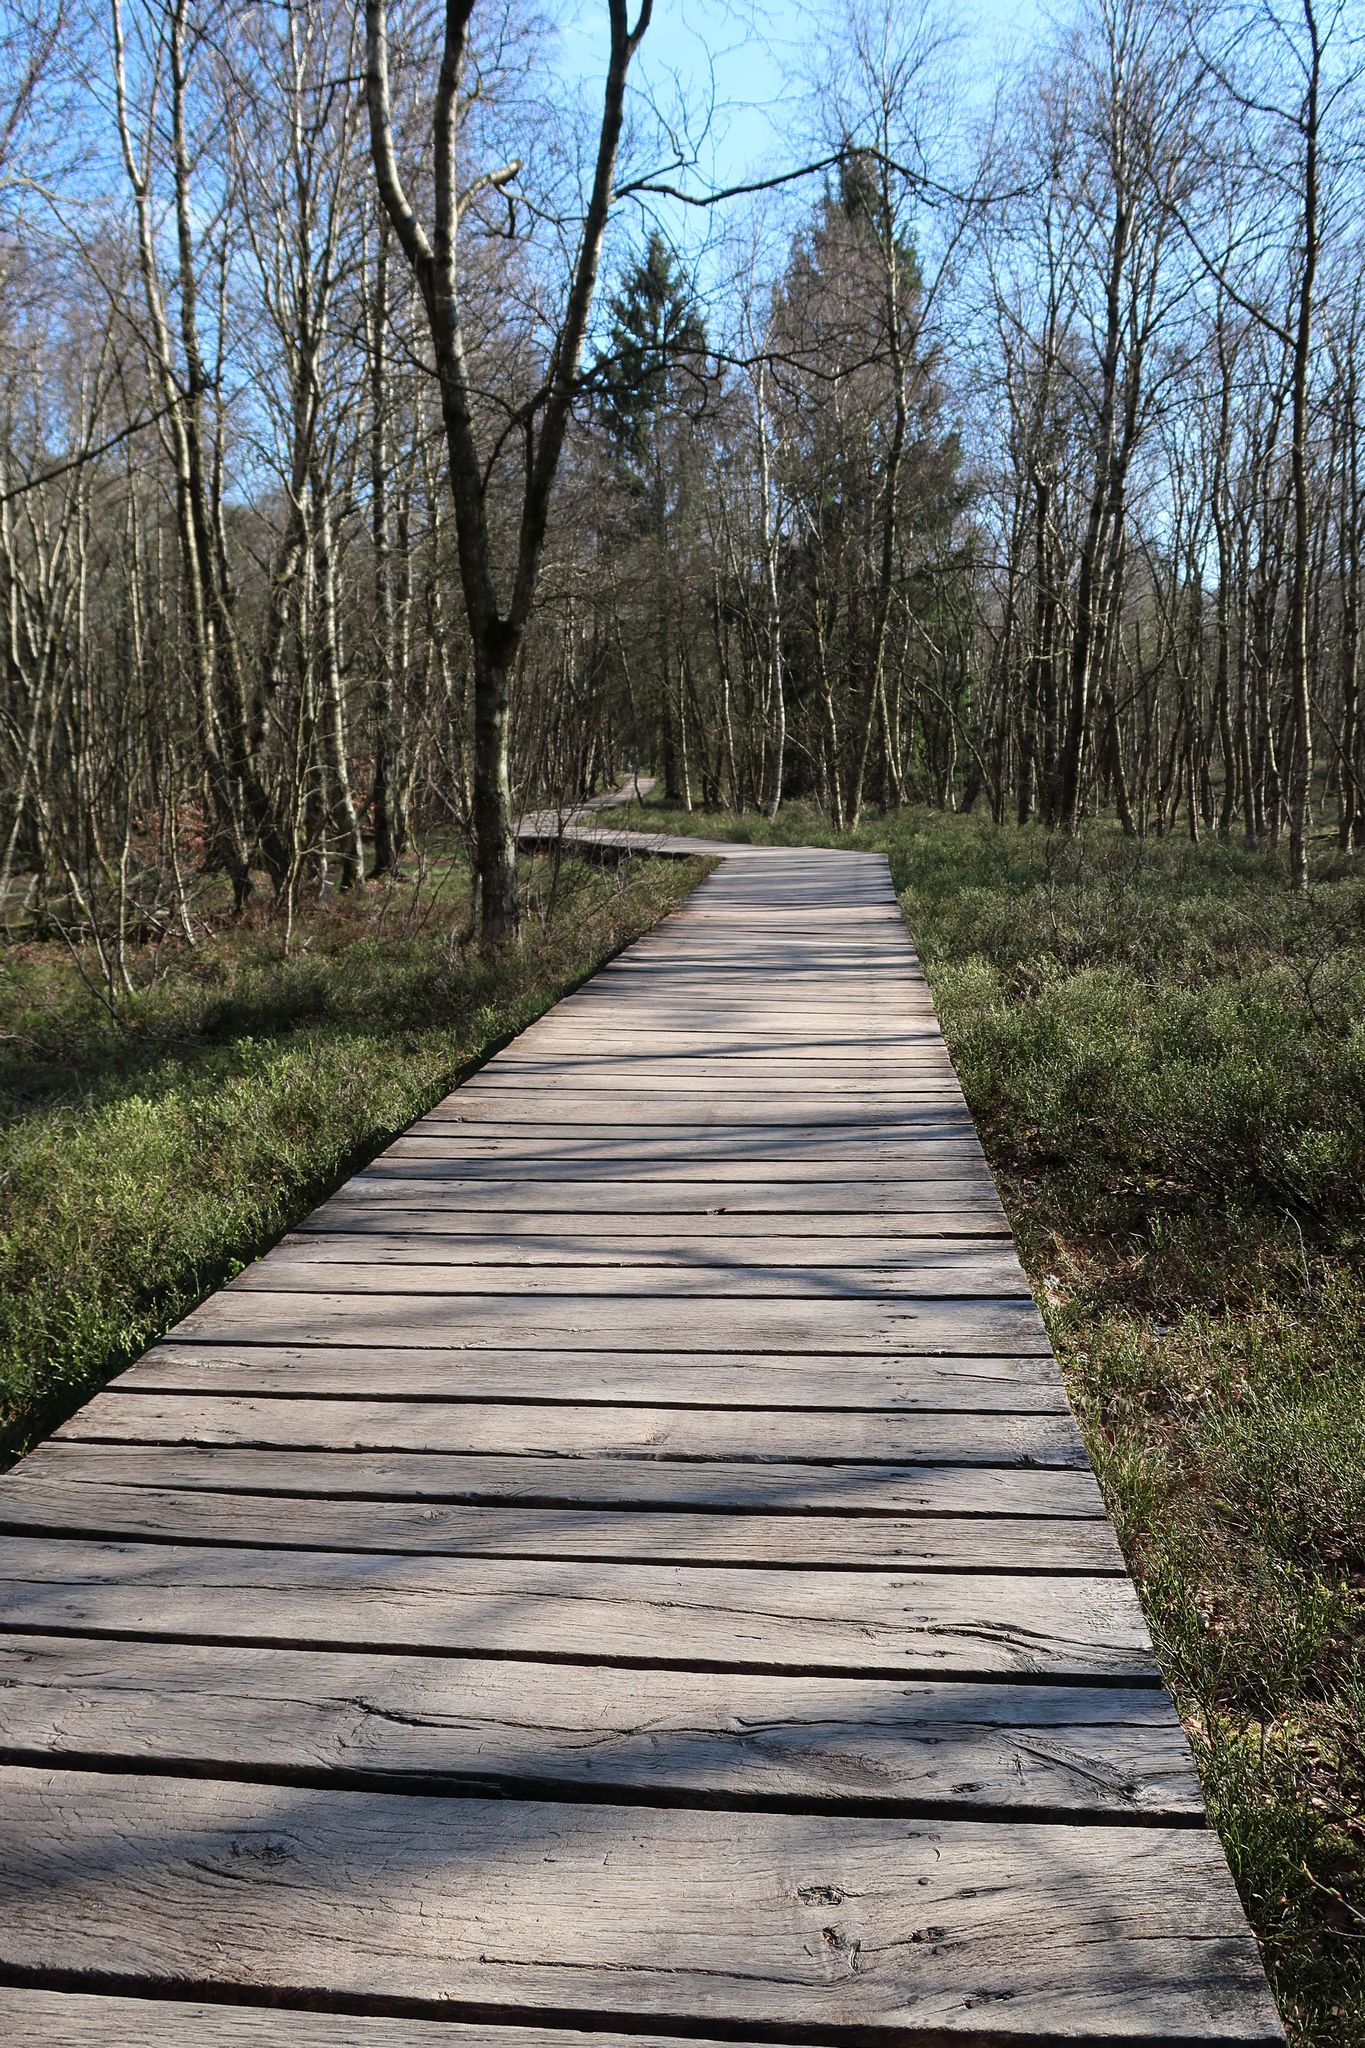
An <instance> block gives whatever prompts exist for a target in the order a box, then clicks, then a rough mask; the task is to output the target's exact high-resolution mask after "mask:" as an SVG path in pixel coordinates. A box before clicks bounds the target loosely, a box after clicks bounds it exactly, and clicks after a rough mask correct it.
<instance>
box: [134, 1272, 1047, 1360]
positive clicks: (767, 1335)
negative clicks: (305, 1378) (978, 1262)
mask: <svg viewBox="0 0 1365 2048" xmlns="http://www.w3.org/2000/svg"><path fill="white" fill-rule="evenodd" d="M174 1334H176V1335H178V1336H182V1337H226V1338H230V1339H239V1340H240V1339H242V1338H249V1339H251V1340H252V1341H253V1342H255V1343H261V1344H330V1343H335V1342H338V1341H339V1342H341V1343H344V1344H402V1343H408V1344H417V1345H420V1346H422V1347H423V1348H430V1347H432V1346H435V1347H437V1348H440V1347H441V1346H443V1345H452V1344H453V1345H462V1344H471V1345H480V1344H491V1345H495V1346H496V1347H497V1348H498V1349H500V1350H502V1349H506V1348H508V1347H509V1346H511V1347H516V1346H522V1345H525V1346H533V1347H537V1348H544V1349H546V1350H551V1351H555V1350H559V1351H614V1350H615V1349H616V1348H617V1347H618V1345H620V1344H623V1343H624V1344H628V1345H630V1346H631V1348H632V1349H634V1350H638V1351H645V1350H649V1349H651V1348H655V1347H657V1348H658V1349H659V1350H668V1351H672V1350H677V1349H678V1348H679V1346H680V1343H682V1342H683V1341H685V1343H686V1346H687V1348H688V1349H689V1350H694V1351H706V1350H708V1349H711V1350H721V1351H733V1350H735V1349H736V1348H739V1349H743V1350H746V1351H772V1352H785V1353H789V1354H792V1355H799V1354H801V1353H813V1352H819V1353H828V1352H833V1351H842V1352H845V1353H848V1354H850V1355H854V1356H856V1355H867V1356H876V1355H883V1354H886V1353H890V1354H893V1355H899V1356H901V1357H909V1356H912V1355H913V1354H914V1353H915V1352H917V1351H930V1352H942V1353H945V1354H947V1353H953V1352H971V1353H975V1352H980V1351H1014V1352H1017V1353H1019V1354H1021V1355H1022V1354H1024V1353H1027V1352H1035V1353H1037V1354H1038V1355H1039V1356H1043V1357H1046V1356H1047V1355H1048V1353H1049V1350H1050V1347H1049V1345H1048V1341H1047V1333H1046V1331H1045V1330H1044V1328H1043V1321H1042V1317H1041V1316H1040V1315H1039V1313H1038V1310H1037V1308H1036V1307H1035V1305H1034V1303H1033V1302H1032V1301H1017V1300H1010V1299H1003V1298H1002V1299H996V1300H992V1299H990V1298H989V1297H986V1296H980V1297H974V1298H972V1299H970V1300H964V1299H961V1298H951V1299H949V1298H945V1299H943V1300H940V1301H929V1300H913V1299H906V1300H900V1301H798V1302H784V1301H746V1300H741V1299H735V1300H731V1301H707V1300H694V1301H689V1302H688V1304H687V1306H686V1309H685V1310H684V1309H680V1308H679V1307H678V1306H677V1305H676V1303H674V1302H671V1301H648V1300H643V1299H642V1300H613V1299H612V1298H611V1297H609V1296H607V1297H602V1298H600V1299H597V1300H585V1299H584V1298H583V1297H582V1296H581V1295H560V1296H555V1295H547V1296H531V1297H527V1298H518V1297H517V1296H514V1295H506V1296H500V1297H498V1298H496V1299H492V1300H490V1299H489V1298H488V1297H487V1296H483V1297H481V1296H478V1295H421V1294H410V1295H397V1294H395V1295H387V1296H380V1295H369V1294H252V1293H250V1292H249V1291H245V1290H243V1291H240V1292H239V1291H237V1290H235V1289H233V1288H225V1289H224V1290H223V1292H222V1293H221V1294H215V1295H213V1296H212V1297H211V1298H210V1299H209V1300H208V1301H206V1302H205V1303H204V1304H203V1306H202V1307H201V1308H198V1309H195V1310H194V1311H193V1312H192V1313H191V1314H190V1315H188V1316H186V1317H185V1318H184V1320H183V1322H180V1323H178V1324H177V1325H176V1326H175V1332H174Z"/></svg>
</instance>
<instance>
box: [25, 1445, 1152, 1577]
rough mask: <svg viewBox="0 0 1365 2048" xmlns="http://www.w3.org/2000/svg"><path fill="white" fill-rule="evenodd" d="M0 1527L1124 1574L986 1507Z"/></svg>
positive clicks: (138, 1506) (354, 1503) (486, 1551)
mask: <svg viewBox="0 0 1365 2048" xmlns="http://www.w3.org/2000/svg"><path fill="white" fill-rule="evenodd" d="M0 1530H2V1531H4V1532H5V1533H7V1534H9V1535H19V1534H42V1535H48V1536H93V1537H97V1538H100V1539H109V1540H117V1541H124V1540H126V1539H128V1538H130V1537H131V1538H136V1539H137V1540H138V1541H140V1542H157V1543H219V1544H235V1545H238V1546H247V1547H256V1548H265V1549H269V1548H271V1547H272V1546H273V1547H275V1548H278V1549H281V1550H300V1549H301V1550H373V1551H388V1552H394V1553H397V1552H400V1551H401V1552H404V1553H407V1554H411V1555H414V1556H445V1557H523V1558H536V1557H541V1558H549V1557H559V1558H573V1557H581V1558H612V1559H615V1560H616V1561H617V1562H618V1563H635V1564H705V1565H729V1564H756V1565H771V1566H774V1567H777V1566H785V1567H787V1568H789V1569H792V1570H808V1569H810V1568H812V1567H819V1568H822V1569H828V1570H839V1571H874V1570H885V1569H887V1568H888V1567H904V1568H906V1569H914V1570H916V1571H989V1572H1015V1571H1017V1572H1081V1573H1084V1574H1086V1575H1088V1576H1095V1575H1097V1574H1098V1575H1102V1576H1103V1575H1113V1574H1117V1573H1121V1572H1122V1571H1123V1560H1122V1558H1121V1557H1120V1555H1119V1548H1118V1544H1117V1542H1116V1541H1115V1539H1114V1534H1113V1531H1112V1530H1111V1529H1110V1527H1109V1525H1108V1523H1107V1522H1102V1521H1098V1520H1096V1521H1085V1520H1080V1519H1077V1520H1067V1519H1064V1518H1060V1517H1053V1518H1048V1519H1041V1520H1040V1519H1034V1520H1031V1521H1030V1520H1025V1519H1022V1518H1003V1517H991V1516H986V1515H952V1516H947V1517H942V1516H928V1515H923V1516H909V1517H896V1516H881V1515H725V1514H691V1515H685V1514H670V1513H667V1512H664V1513H661V1514H647V1513H642V1512H637V1513H634V1514H622V1513H621V1512H620V1511H619V1510H618V1509H610V1508H605V1509H591V1508H540V1509H536V1508H534V1507H530V1506H528V1505H526V1504H525V1503H519V1504H518V1505H516V1506H515V1507H511V1508H486V1507H456V1506H450V1505H433V1504H430V1503H421V1504H419V1503H416V1502H408V1501H375V1500H346V1499H341V1500H319V1499H302V1500H299V1499H291V1500H277V1499H272V1498H270V1497H269V1496H267V1495H264V1494H233V1493H208V1492H204V1491H202V1490H201V1491H195V1490H194V1489H191V1488H181V1489H179V1490H164V1489H160V1488H156V1487H136V1486H100V1485H89V1484H84V1483H81V1482H77V1481H72V1480H62V1479H42V1478H35V1477H31V1476H29V1475H28V1474H27V1473H25V1472H23V1471H22V1470H21V1471H19V1472H11V1473H8V1474H7V1475H6V1476H5V1477H4V1478H3V1479H0Z"/></svg>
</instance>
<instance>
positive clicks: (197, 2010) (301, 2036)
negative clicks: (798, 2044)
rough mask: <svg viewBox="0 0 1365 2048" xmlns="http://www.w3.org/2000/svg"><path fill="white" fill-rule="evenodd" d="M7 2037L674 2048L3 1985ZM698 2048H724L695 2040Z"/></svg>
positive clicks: (31, 2043) (241, 2045) (97, 2045)
mask: <svg viewBox="0 0 1365 2048" xmlns="http://www.w3.org/2000/svg"><path fill="white" fill-rule="evenodd" d="M0 2035H3V2037H4V2038H5V2039H6V2040H12V2041H14V2042H15V2043H20V2042H22V2043H23V2044H25V2048H110V2044H111V2043H113V2042H117V2043H119V2048H672V2044H671V2043H667V2044H666V2043H665V2040H664V2038H663V2037H661V2036H658V2035H651V2034H640V2033H633V2032H632V2033H630V2034H605V2033H600V2032H599V2033H588V2032H580V2031H578V2030H574V2031H568V2030H557V2029H555V2028H553V2027H531V2026H500V2025H498V2024H496V2023H495V2022H492V2021H488V2022H482V2023H466V2024H462V2023H461V2022H459V2021H457V2020H413V2019H378V2018H376V2017H375V2016H374V2014H373V2013H370V2012H367V2013H366V2014H365V2016H364V2019H363V2020H357V2019H356V2017H355V2016H354V2015H353V2014H347V2013H344V2012H307V2011H304V2010H302V2009H300V2008H299V2007H297V2006H292V2005H286V2006H277V2007H274V2008H271V2007H268V2006H254V2005H234V2004H230V2003H222V2002H214V2003H208V2002H201V2001H198V2000H187V1999H171V1998H154V1997H138V1996H137V1994H136V1992H135V1991H130V1992H129V1993H127V1994H126V1995H124V1996H122V1997H117V1996H115V1997H106V1996H102V1995H99V1994H96V1993H93V1992H88V1991H35V1990H29V1989H20V1988H17V1987H13V1986H5V1985H0ZM690 2038H691V2039H692V2041H693V2048H720V2044H719V2043H718V2042H705V2041H700V2040H698V2039H697V2037H696V2036H692V2037H690Z"/></svg>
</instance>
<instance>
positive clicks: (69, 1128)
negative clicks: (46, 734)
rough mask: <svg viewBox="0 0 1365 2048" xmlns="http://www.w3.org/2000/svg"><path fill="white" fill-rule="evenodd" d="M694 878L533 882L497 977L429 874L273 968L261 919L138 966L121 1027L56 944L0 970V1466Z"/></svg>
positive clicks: (440, 877)
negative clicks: (468, 945)
mask: <svg viewBox="0 0 1365 2048" xmlns="http://www.w3.org/2000/svg"><path fill="white" fill-rule="evenodd" d="M704 872H705V868H704V866H703V864H702V863H700V862H697V863H694V862H692V861H683V862H679V861H653V860H636V861H630V862H626V863H624V864H622V865H620V866H616V867H611V868H603V867H601V866H598V865H587V864H585V863H583V862H580V861H565V862H564V863H563V865H562V866H561V867H560V868H559V869H558V870H557V871H556V868H555V865H554V863H552V862H551V861H548V860H545V861H534V862H528V863H526V864H525V866H524V876H523V879H524V897H523V901H524V934H525V937H524V944H523V945H522V947H521V949H520V951H519V952H518V953H516V954H515V955H511V956H509V957H507V958H505V959H501V960H495V961H492V962H489V961H487V960H485V959H482V958H481V957H480V955H479V954H478V953H477V952H476V951H464V950H462V949H461V948H460V946H459V944H458V941H457V940H456V939H455V938H454V937H453V936H452V934H453V932H454V931H455V930H456V929H457V928H458V926H459V925H460V923H461V921H462V919H463V917H464V913H465V909H466V905H467V899H468V883H467V877H466V875H465V873H464V872H463V870H462V868H460V867H459V865H458V864H456V863H450V862H446V863H441V864H439V865H438V866H436V867H434V868H432V869H431V870H429V871H427V872H426V873H425V874H424V876H423V878H422V879H421V881H420V883H419V882H418V881H416V880H414V879H413V878H411V877H409V879H407V880H406V881H404V882H403V883H401V884H395V885H378V884H371V885H369V886H367V887H366V888H364V889H361V890H357V891H356V892H355V894H354V895H351V896H346V897H338V898H334V899H332V900H331V901H330V902H328V903H326V904H323V905H316V906H314V907H312V908H310V909H306V910H303V911H301V912H300V913H299V915H298V916H297V917H296V919H295V923H294V929H293V932H292V935H291V940H290V945H289V950H288V952H287V954H286V952H285V949H284V945H283V939H282V931H281V927H280V924H279V922H278V921H277V920H275V919H272V918H269V917H267V916H266V915H264V913H262V914H260V915H253V914H248V916H247V918H246V919H245V920H244V921H243V922H241V923H239V924H231V923H228V922H224V924H223V925H222V926H221V927H220V928H219V929H218V930H217V931H216V932H213V933H212V934H211V935H208V936H205V937H204V938H203V939H202V940H201V942H200V943H199V944H198V945H196V946H195V947H194V948H193V949H192V950H191V949H188V948H181V949H179V950H176V949H171V950H164V951H163V953H162V954H161V955H160V956H159V957H154V956H153V955H152V954H151V953H150V952H145V953H135V954H134V955H133V957H132V962H131V964H132V970H133V975H132V978H133V980H134V983H135V985H138V993H137V994H136V996H135V997H134V998H132V999H131V1000H127V1001H124V1002H121V1003H120V1005H119V1014H118V1015H117V1016H114V1015H112V1014H111V1012H110V1010H109V1009H108V1008H107V1007H106V1005H105V1004H104V1002H103V1001H102V1000H101V998H100V996H99V993H98V991H97V990H96V989H95V988H94V987H92V986H91V985H90V984H89V983H87V981H86V980H85V979H84V977H83V973H82V968H81V964H80V963H79V962H78V960H77V958H76V956H75V955H74V954H73V953H72V952H71V951H70V950H68V949H67V948H66V947H65V946H64V945H63V944H62V943H61V941H60V940H57V939H53V940H46V941H41V942H40V941H27V942H23V943H16V944H11V945H9V946H7V947H5V948H3V950H0V1463H4V1462H8V1460H9V1459H11V1458H13V1457H15V1456H17V1455H18V1454H19V1453H20V1452H22V1451H23V1450H24V1449H26V1448H27V1447H28V1445H29V1444H30V1443H32V1442H34V1441H35V1440H36V1439H37V1438H38V1437H41V1436H43V1435H45V1434H46V1433H47V1431H48V1430H50V1429H52V1428H54V1427H55V1426H56V1424H57V1423H58V1422H60V1421H61V1420H62V1419H63V1418H64V1417H65V1416H67V1415H69V1414H70V1413H71V1412H72V1411H73V1410H74V1409H75V1408H76V1407H78V1406H79V1405H80V1403H81V1402H82V1401H84V1400H85V1399H86V1398H87V1397H88V1396H89V1395H90V1394H91V1393H92V1392H93V1391H94V1389H95V1388H96V1387H97V1386H99V1385H101V1384H102V1383H103V1382H104V1381H105V1380H107V1379H108V1378H109V1376H110V1375H111V1374H112V1373H114V1372H116V1371H118V1370H119V1369H120V1368H121V1367H122V1366H124V1365H126V1364H127V1363H128V1362H129V1361H130V1360H132V1359H133V1358H136V1357H137V1356H138V1354H139V1353H140V1352H141V1351H143V1350H144V1349H145V1348H146V1346H147V1345H148V1344H150V1343H151V1342H152V1341H153V1340H154V1339H155V1338H156V1337H158V1336H159V1335H160V1334H161V1333H162V1332H163V1331H164V1330H166V1329H167V1328H168V1327H169V1326H170V1325H171V1324H172V1323H173V1322H176V1321H177V1320H178V1319H179V1318H180V1317H181V1316H182V1315H184V1314H185V1313H186V1312H187V1311H188V1310H189V1309H190V1308H192V1307H193V1306H194V1305H195V1304H196V1303H197V1302H199V1301H201V1300H202V1299H203V1298H204V1296H205V1295H207V1294H209V1293H211V1292H212V1291H213V1290H214V1289H215V1288H217V1287H220V1286H221V1285H222V1284H223V1282H224V1281H225V1280H227V1279H229V1278H230V1277H231V1276H232V1275H233V1274H234V1273H236V1272H238V1271H239V1270H240V1269H241V1267H242V1266H243V1265H244V1264H245V1263H246V1262H247V1261H248V1260H249V1259H252V1258H254V1257H255V1256H256V1255H257V1254H258V1253H259V1252H261V1251H262V1250H264V1248H265V1247H266V1246H267V1245H269V1244H270V1243H272V1242H273V1240H274V1239H275V1238H276V1237H277V1236H278V1235H279V1234H280V1232H281V1231H283V1230H285V1229H287V1228H288V1227H289V1226H290V1225H291V1224H293V1223H295V1222H296V1221H297V1220H298V1219H299V1218H300V1217H301V1216H303V1215H304V1214H305V1213H306V1212H307V1211H308V1210H309V1209H310V1208H312V1207H313V1206H314V1204H315V1203H316V1202H318V1201H320V1200H321V1199H322V1197H323V1196H324V1195H326V1194H328V1193H329V1192H330V1191H331V1189H332V1188H333V1187H335V1186H336V1185H337V1184H338V1183H339V1182H340V1181H342V1180H344V1179H346V1178H347V1177H348V1176H349V1175H350V1174H351V1173H353V1172H354V1171H355V1170H356V1169H357V1168H358V1167H359V1166H361V1165H363V1164H364V1163H365V1162H366V1161H367V1160H368V1159H370V1158H371V1157H373V1155H374V1154H375V1153H376V1152H378V1151H380V1150H381V1149H382V1147H383V1146H384V1145H386V1144H387V1143H388V1142H389V1140H390V1139H391V1138H392V1137H393V1135H394V1133H395V1132H397V1131H398V1130H400V1129H402V1128H403V1126H404V1125H406V1124H408V1123H410V1122H411V1121H412V1119H413V1118H414V1117H416V1116H419V1115H421V1114H422V1113H423V1112H424V1111H425V1110H427V1109H429V1108H430V1107H431V1105H432V1104H433V1103H434V1102H436V1101H438V1100H439V1099H440V1097H441V1096H442V1095H444V1094H446V1093H447V1091H448V1090H449V1089H450V1088H451V1087H453V1086H454V1085H455V1083H456V1082H457V1081H458V1080H460V1079H462V1078H463V1077H464V1075H465V1074H466V1073H468V1072H469V1071H470V1070H471V1069H472V1068H473V1067H475V1066H477V1065H479V1064H480V1063H481V1062H482V1061H483V1060H485V1059H487V1058H488V1057H489V1056H490V1054H492V1053H493V1052H495V1051H497V1049H498V1048H499V1047H500V1046H501V1045H503V1044H505V1043H506V1041H507V1040H508V1039H509V1038H510V1037H512V1036H513V1035H514V1034H515V1033H516V1032H518V1031H520V1030H521V1029H522V1028H523V1027H524V1026H525V1025H526V1024H528V1023H530V1022H531V1020H532V1019H533V1018H535V1017H538V1016H539V1015H540V1014H541V1013H542V1012H543V1011H545V1010H547V1009H548V1008H549V1007H550V1005H551V1004H552V1003H554V1002H556V1001H557V1000H558V999H559V997H560V996H561V995H563V994H564V993H566V991H567V990H568V989H569V988H571V987H572V986H574V985H575V984H576V983H578V982H580V981H582V980H583V979H584V978H585V977H586V976H587V975H589V974H592V973H594V972H595V971H596V970H597V968H598V967H600V966H601V964H602V962H603V961H604V960H605V959H607V958H608V957H609V955H610V954H612V953H613V952H615V951H617V949H618V948H619V947H621V946H623V945H626V944H628V943H629V942H630V941H631V940H632V939H634V938H636V937H638V935H639V934H640V933H641V932H643V931H646V930H648V928H649V927H650V926H651V925H653V924H654V923H656V922H657V920H658V919H659V918H660V917H661V916H663V915H664V914H665V913H666V912H667V911H668V910H670V909H672V908H674V907H675V906H676V905H677V904H678V903H679V902H680V901H681V900H682V899H683V898H684V897H685V896H687V894H688V893H689V892H690V891H691V889H692V888H693V887H694V886H695V885H696V882H697V880H698V879H699V877H700V875H701V874H702V873H704ZM85 965H86V967H87V969H88V966H89V963H88V962H86V963H85Z"/></svg>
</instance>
